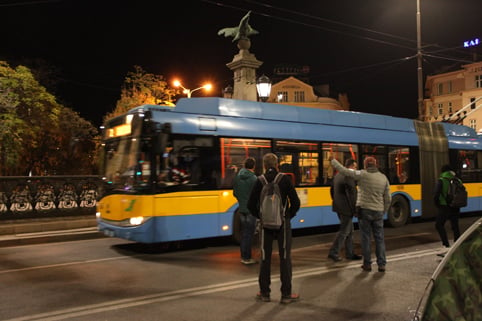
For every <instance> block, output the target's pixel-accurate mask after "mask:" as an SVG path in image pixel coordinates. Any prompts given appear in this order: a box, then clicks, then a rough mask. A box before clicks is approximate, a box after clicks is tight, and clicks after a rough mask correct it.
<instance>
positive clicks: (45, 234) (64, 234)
mask: <svg viewBox="0 0 482 321" xmlns="http://www.w3.org/2000/svg"><path fill="white" fill-rule="evenodd" d="M98 237H103V234H101V233H100V232H99V231H98V230H97V222H96V219H95V215H86V216H66V217H50V218H30V219H19V220H8V221H0V247H5V246H14V245H27V244H35V243H48V242H60V241H72V240H81V239H90V238H98Z"/></svg>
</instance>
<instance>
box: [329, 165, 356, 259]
mask: <svg viewBox="0 0 482 321" xmlns="http://www.w3.org/2000/svg"><path fill="white" fill-rule="evenodd" d="M345 167H346V168H348V169H351V170H356V169H357V163H356V161H355V160H354V159H353V158H348V159H347V160H346V161H345ZM330 191H331V192H332V193H331V194H332V195H331V198H332V199H333V211H334V212H336V214H337V215H338V218H339V219H340V229H339V231H338V233H337V234H336V237H335V240H334V241H333V245H332V246H331V248H330V252H329V253H328V258H330V259H332V260H333V261H334V262H339V261H341V257H340V256H339V252H340V248H341V247H342V246H343V243H344V244H345V257H346V258H347V259H348V260H360V259H361V256H360V255H357V254H355V253H353V215H354V214H355V213H356V196H357V190H356V183H355V180H354V179H353V178H352V177H349V176H345V175H341V174H337V175H335V179H334V180H333V185H332V189H331V190H330Z"/></svg>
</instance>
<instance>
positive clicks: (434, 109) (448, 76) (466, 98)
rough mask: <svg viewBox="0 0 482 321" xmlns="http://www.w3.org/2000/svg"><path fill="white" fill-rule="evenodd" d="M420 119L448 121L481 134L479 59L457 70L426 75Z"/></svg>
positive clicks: (480, 76) (481, 92) (481, 66)
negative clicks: (422, 110)
mask: <svg viewBox="0 0 482 321" xmlns="http://www.w3.org/2000/svg"><path fill="white" fill-rule="evenodd" d="M425 97H428V98H426V99H424V113H423V117H422V118H423V120H424V121H429V122H433V121H449V122H454V123H458V124H463V125H465V126H468V127H471V128H473V129H475V130H476V131H477V132H478V133H482V108H480V107H482V61H479V62H475V63H472V64H467V65H463V66H462V68H461V69H459V70H456V71H451V72H447V73H443V74H438V75H433V76H428V77H427V79H426V83H425Z"/></svg>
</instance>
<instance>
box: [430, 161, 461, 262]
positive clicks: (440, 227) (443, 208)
mask: <svg viewBox="0 0 482 321" xmlns="http://www.w3.org/2000/svg"><path fill="white" fill-rule="evenodd" d="M454 177H455V172H454V171H453V169H452V167H451V166H450V165H444V166H442V169H441V174H440V177H439V179H438V180H437V184H436V186H435V191H434V202H435V206H437V209H438V213H437V217H436V218H435V228H436V229H437V232H438V234H439V236H440V240H441V241H442V246H443V250H442V252H441V253H439V254H437V255H439V256H444V255H445V252H447V249H448V248H449V247H450V244H449V240H448V237H447V231H446V230H445V223H446V222H447V220H450V225H451V227H452V232H453V234H454V242H455V241H457V239H458V238H459V237H460V229H459V216H460V209H459V208H453V207H450V206H448V203H447V192H448V189H449V182H450V180H451V179H452V178H454Z"/></svg>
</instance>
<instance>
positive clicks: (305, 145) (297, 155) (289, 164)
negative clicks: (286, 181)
mask: <svg viewBox="0 0 482 321" xmlns="http://www.w3.org/2000/svg"><path fill="white" fill-rule="evenodd" d="M276 154H277V155H278V157H279V170H280V172H282V173H285V174H287V175H289V176H291V179H292V181H293V183H294V184H295V185H297V186H307V185H316V184H318V181H319V170H318V168H319V166H318V158H319V152H318V143H315V142H294V141H276Z"/></svg>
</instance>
